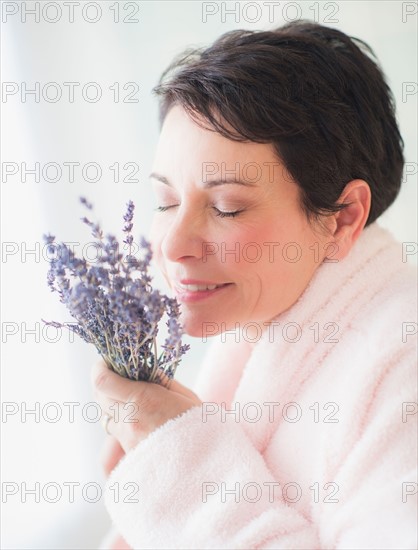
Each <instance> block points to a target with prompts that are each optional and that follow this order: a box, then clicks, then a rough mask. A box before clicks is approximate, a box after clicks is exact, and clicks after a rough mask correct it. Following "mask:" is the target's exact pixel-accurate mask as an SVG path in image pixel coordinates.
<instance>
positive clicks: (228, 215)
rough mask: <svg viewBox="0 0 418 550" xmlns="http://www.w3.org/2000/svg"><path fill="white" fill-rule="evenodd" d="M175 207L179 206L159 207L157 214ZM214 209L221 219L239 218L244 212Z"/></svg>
mask: <svg viewBox="0 0 418 550" xmlns="http://www.w3.org/2000/svg"><path fill="white" fill-rule="evenodd" d="M174 206H177V205H176V204H173V205H171V206H157V208H155V210H156V211H157V212H165V211H166V210H168V209H169V208H174ZM213 209H214V210H215V212H216V215H217V216H219V217H221V218H233V217H235V216H237V215H238V214H239V213H240V212H242V210H235V212H223V211H222V210H219V208H216V207H215V206H213Z"/></svg>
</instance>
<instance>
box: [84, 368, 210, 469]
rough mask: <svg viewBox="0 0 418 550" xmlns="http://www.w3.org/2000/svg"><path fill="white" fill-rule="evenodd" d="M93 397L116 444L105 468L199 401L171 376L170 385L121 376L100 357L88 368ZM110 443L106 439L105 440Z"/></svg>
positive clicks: (198, 403) (112, 466)
mask: <svg viewBox="0 0 418 550" xmlns="http://www.w3.org/2000/svg"><path fill="white" fill-rule="evenodd" d="M92 381H93V386H94V389H95V395H96V400H97V402H98V403H99V405H100V406H101V409H102V412H103V413H107V414H108V415H109V416H110V417H111V419H110V421H109V422H108V425H107V430H108V432H109V433H110V434H112V435H113V436H114V437H115V438H116V439H117V441H118V442H119V444H120V447H121V450H118V448H117V446H116V447H114V448H113V453H111V454H112V457H110V455H109V457H108V466H107V467H108V468H111V469H113V468H114V466H115V465H116V463H117V462H118V461H119V460H120V458H121V456H122V454H121V451H123V452H125V453H127V452H128V451H129V450H130V449H132V448H134V447H135V446H136V445H137V444H138V443H139V442H140V441H142V440H143V439H145V438H146V437H147V436H148V435H149V434H150V433H151V432H153V431H154V430H155V429H157V428H158V427H159V426H161V425H163V424H165V423H166V422H167V421H168V420H170V419H171V418H175V417H176V416H179V415H180V414H181V413H183V412H185V411H187V410H188V409H190V408H192V407H194V406H196V405H201V404H202V401H201V400H200V399H199V398H198V397H197V395H196V394H195V393H193V392H192V391H191V390H189V389H188V388H186V387H185V386H183V385H182V384H180V383H179V382H177V381H176V380H172V381H171V382H170V389H167V388H165V387H163V386H161V385H159V384H154V383H151V382H142V381H136V380H129V379H128V378H123V377H122V376H120V375H119V374H116V373H115V372H113V371H111V370H110V369H109V368H108V367H107V365H106V364H105V362H104V361H103V360H101V361H99V362H98V363H97V364H96V365H95V367H94V368H93V371H92ZM109 445H110V443H109Z"/></svg>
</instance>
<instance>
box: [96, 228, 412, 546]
mask: <svg viewBox="0 0 418 550" xmlns="http://www.w3.org/2000/svg"><path fill="white" fill-rule="evenodd" d="M273 321H274V323H276V324H275V325H273V324H271V325H270V327H269V328H268V327H264V330H263V332H262V334H261V336H260V338H259V339H258V341H256V342H255V345H254V346H253V347H252V346H251V345H250V344H249V342H248V337H247V339H244V336H245V333H244V332H242V333H241V334H238V340H239V341H238V342H236V341H235V339H234V336H233V335H232V334H230V333H228V334H225V335H224V337H222V336H221V335H220V336H217V337H215V338H214V339H213V341H212V342H210V344H209V349H208V352H207V355H206V356H205V359H204V364H203V365H202V369H201V371H200V373H199V378H198V380H197V382H196V384H195V385H194V387H193V388H192V389H193V391H195V392H196V393H197V395H198V396H199V397H200V399H201V400H202V401H204V407H203V408H202V407H193V408H192V409H189V410H188V411H186V412H185V413H183V414H181V415H179V416H178V417H176V418H173V419H171V420H169V421H168V422H166V423H165V424H164V425H162V426H160V427H159V428H158V429H157V430H155V431H154V432H152V433H151V434H150V435H149V436H148V437H147V438H146V439H145V440H143V441H141V442H140V443H139V444H138V445H137V446H136V447H135V448H134V449H132V450H131V451H130V452H129V453H128V454H127V455H126V456H125V457H124V458H123V459H122V460H121V461H120V462H119V464H118V465H117V466H116V468H115V469H114V470H113V472H112V474H111V476H110V477H109V479H108V481H107V485H106V490H105V502H106V506H107V509H108V511H109V514H110V516H111V518H112V520H113V523H114V526H115V528H116V529H117V531H119V532H120V533H121V535H122V536H123V537H124V538H125V539H126V541H127V542H128V543H129V544H130V545H131V546H132V548H135V549H141V548H142V549H153V548H156V549H157V548H158V549H206V548H210V549H224V548H227V549H287V550H289V549H301V550H308V549H350V550H354V549H362V550H364V549H369V548H375V549H379V550H381V549H383V548H384V549H390V548H393V549H395V548H396V549H400V548H402V549H404V550H405V549H413V548H416V547H417V524H416V518H417V494H416V493H417V484H416V483H417V469H416V458H417V416H418V414H417V413H416V402H417V358H416V353H417V335H416V327H417V325H416V323H417V270H416V267H414V266H413V265H411V262H409V263H408V262H405V261H403V258H402V243H400V242H398V241H397V240H396V239H394V237H393V235H392V234H391V233H390V232H389V231H388V230H386V229H384V228H382V227H381V226H379V225H378V223H377V222H375V223H373V224H371V225H370V226H369V227H367V228H366V229H364V230H363V232H362V233H361V235H360V237H359V239H358V240H357V241H356V243H355V244H354V246H353V248H352V249H351V251H350V253H349V255H348V256H346V258H344V259H343V260H342V261H339V262H336V263H332V262H325V263H323V264H321V265H320V266H319V267H318V269H317V270H316V272H315V274H314V276H313V278H312V279H311V281H310V283H309V285H308V287H307V288H306V289H305V291H304V292H303V293H302V295H301V296H300V297H299V299H298V301H297V302H296V303H295V304H293V306H292V307H291V308H289V309H288V310H287V311H285V312H283V313H281V314H280V315H277V316H276V317H275V318H274V319H273ZM414 333H415V334H414ZM414 404H415V405H414ZM233 411H235V414H232V412H233ZM414 411H415V414H414ZM222 412H223V413H224V414H222ZM403 412H404V417H403V414H402V413H403ZM115 483H117V484H118V485H119V492H120V498H119V502H116V501H115V500H116V499H115V498H114V495H115V491H114V490H111V489H110V487H112V486H114V484H115ZM127 483H131V484H132V483H135V484H136V486H137V487H138V492H137V494H136V495H135V496H134V498H133V500H137V501H138V502H123V498H122V497H123V496H125V497H126V495H128V494H129V491H128V490H123V487H124V485H125V484H127ZM128 487H129V486H128ZM414 493H415V494H414ZM125 500H129V499H127V498H125ZM131 500H132V499H131Z"/></svg>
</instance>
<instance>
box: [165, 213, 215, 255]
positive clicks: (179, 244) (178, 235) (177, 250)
mask: <svg viewBox="0 0 418 550" xmlns="http://www.w3.org/2000/svg"><path fill="white" fill-rule="evenodd" d="M162 232H163V235H164V237H163V239H162V241H161V252H162V254H163V256H164V257H165V259H166V260H169V261H171V262H178V261H181V260H184V259H186V258H196V259H200V258H201V257H202V255H203V243H204V242H205V240H204V226H203V219H202V216H201V215H197V214H195V213H193V212H191V211H190V210H189V211H187V210H186V209H182V207H181V206H179V207H177V208H176V211H175V213H173V215H172V218H171V219H170V222H169V225H168V226H167V227H166V228H165V229H162Z"/></svg>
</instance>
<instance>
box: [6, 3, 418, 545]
mask: <svg viewBox="0 0 418 550" xmlns="http://www.w3.org/2000/svg"><path fill="white" fill-rule="evenodd" d="M274 3H275V4H278V7H276V9H275V12H274V19H273V20H269V9H268V6H267V5H266V4H267V3H266V2H257V3H256V2H240V3H235V2H227V3H224V2H218V3H215V2H209V3H206V7H205V5H204V4H205V3H202V2H198V1H183V2H179V1H170V2H168V1H167V2H160V1H151V2H123V1H121V2H119V14H120V21H119V22H117V21H115V15H116V11H115V10H116V8H117V6H115V2H113V1H110V2H106V1H101V2H97V3H96V6H98V7H99V9H100V12H97V9H96V8H95V7H94V5H92V4H94V3H90V7H87V8H86V6H85V4H86V2H85V1H84V0H81V2H80V5H78V6H77V5H74V21H73V22H72V23H71V22H69V8H68V7H66V6H65V3H63V2H58V3H55V6H56V5H57V4H58V5H59V7H60V8H61V9H62V13H61V17H60V19H59V20H57V21H56V22H55V23H54V22H51V21H52V20H53V19H55V18H57V14H58V12H57V9H56V7H54V5H50V6H49V7H48V10H47V11H45V12H44V13H43V11H42V10H44V9H45V5H46V4H47V3H46V2H40V4H39V12H40V21H39V22H36V21H35V17H34V15H30V14H28V15H27V16H26V17H27V20H26V21H23V20H22V19H23V16H22V11H24V6H23V5H22V3H20V2H5V1H4V2H2V13H3V23H2V81H3V83H5V82H9V83H10V82H12V83H13V82H14V83H16V84H17V85H18V93H16V94H15V95H9V96H4V95H3V98H2V103H1V110H2V113H1V114H2V151H1V152H2V162H3V167H4V163H5V162H15V163H17V165H18V167H19V173H18V174H16V175H14V176H9V177H8V178H6V177H5V174H4V173H3V177H2V183H1V213H2V241H3V256H2V274H3V277H2V295H1V303H2V341H3V344H4V345H3V351H2V357H1V377H2V380H1V381H2V401H3V406H4V404H5V403H6V402H14V403H16V410H17V411H18V412H16V414H13V415H9V416H5V415H4V410H3V417H2V423H1V429H2V440H1V444H2V451H3V456H2V482H3V489H4V483H5V482H9V483H14V484H15V485H14V486H15V487H18V490H19V492H18V494H16V495H14V496H9V497H8V498H7V503H6V504H3V521H2V528H1V532H2V547H3V548H26V549H28V548H44V549H45V548H97V547H98V545H99V541H100V539H101V537H102V535H103V534H104V533H105V531H106V530H107V528H108V524H109V520H108V517H107V513H106V511H105V509H104V506H103V499H99V500H98V502H97V503H95V504H94V503H89V502H86V499H83V498H82V496H81V487H83V486H84V485H85V484H87V483H90V482H96V483H99V484H103V476H102V473H101V470H100V464H99V458H98V455H99V451H100V447H101V444H102V442H103V439H104V435H103V431H102V429H101V427H100V424H99V423H97V422H88V421H87V420H86V414H88V412H87V411H86V410H84V415H83V414H82V413H81V410H82V408H83V406H85V404H86V403H88V402H89V401H93V395H92V391H91V386H90V370H91V365H92V363H93V362H95V361H96V360H97V359H98V355H97V354H96V352H95V350H94V349H93V348H92V347H91V346H88V345H87V344H84V343H83V342H81V341H78V340H75V341H74V342H70V340H69V335H68V334H67V333H64V332H62V333H61V336H60V337H59V338H58V340H57V342H55V343H52V342H51V340H52V339H53V338H54V336H56V333H54V332H53V331H51V332H50V333H45V332H43V325H42V323H41V318H44V319H48V320H60V321H71V318H69V316H68V314H67V312H66V311H65V309H63V307H62V306H61V305H60V304H59V303H58V299H57V296H56V295H53V294H50V292H49V290H48V288H47V286H46V280H45V279H46V271H47V267H48V266H47V263H46V262H45V260H44V259H43V254H42V252H43V243H42V234H43V233H46V232H51V233H53V234H54V235H57V237H58V239H59V240H63V241H72V242H83V241H84V242H86V241H88V240H89V238H88V233H86V231H87V230H86V229H85V227H84V226H83V225H82V224H81V222H79V221H78V219H79V217H80V216H81V215H84V212H83V211H82V209H81V207H80V205H79V204H78V197H79V195H80V194H84V195H86V196H87V197H88V198H89V199H90V200H91V201H92V202H93V203H94V205H95V210H96V213H97V215H98V216H99V219H100V220H101V221H102V223H103V226H104V228H105V230H106V231H111V232H117V231H118V229H119V227H120V226H121V218H122V215H123V212H124V208H125V203H126V201H127V200H128V199H132V200H134V202H135V204H136V207H137V208H136V216H135V221H136V224H135V234H136V235H140V234H143V235H145V236H147V233H148V231H149V226H150V221H151V216H152V210H153V208H154V206H155V205H154V202H153V197H152V195H151V192H150V184H149V180H148V177H147V176H148V174H149V172H150V171H151V166H152V156H153V151H154V149H155V146H156V142H157V139H158V132H159V128H158V116H157V100H156V99H155V98H154V97H153V96H152V95H151V89H152V87H153V86H155V85H156V84H157V81H158V78H159V76H160V74H161V72H162V71H163V70H164V69H165V67H166V66H167V64H168V63H169V62H170V61H171V59H172V58H173V56H174V55H175V54H177V53H179V52H181V51H182V50H183V49H184V48H185V47H186V46H203V45H209V44H210V43H211V42H212V41H213V40H214V39H215V38H217V37H218V36H219V35H220V34H222V33H224V32H226V31H228V30H231V29H233V28H245V29H254V30H259V29H269V28H274V27H277V26H280V25H281V24H283V23H285V22H286V20H287V21H290V20H291V19H295V18H300V17H301V16H303V17H304V18H307V19H315V18H316V19H317V21H318V22H320V23H324V24H328V25H329V26H332V27H336V28H338V29H341V30H343V31H344V32H346V33H347V34H350V35H353V36H357V37H359V38H361V39H363V40H365V41H366V42H368V43H369V44H370V46H371V47H372V48H373V49H374V51H375V53H376V54H377V56H378V58H379V60H380V62H381V65H382V67H383V70H384V72H385V74H386V75H387V78H388V82H389V84H390V86H391V88H392V90H393V92H394V95H395V98H396V103H397V113H398V119H399V124H400V128H401V133H402V135H403V137H404V140H405V145H406V149H405V156H406V160H407V162H408V163H410V164H409V166H410V168H409V169H410V170H413V167H414V164H413V163H416V162H417V157H416V150H417V143H416V120H417V95H416V89H417V88H416V87H417V84H416V83H417V57H416V56H417V54H416V52H417V48H416V46H417V44H416V23H417V15H416V14H415V15H409V16H407V13H408V12H411V11H413V10H414V9H416V3H413V2H399V1H394V2H391V1H386V2H376V1H372V2H362V1H352V2H325V3H322V2H320V3H318V2H311V1H306V2H280V3H279V2H273V4H274ZM50 4H54V3H50ZM87 4H89V3H88V2H87ZM136 6H138V12H137V13H134V12H136ZM82 7H83V8H85V12H84V17H83V12H82ZM34 8H35V9H36V6H35V3H34V2H26V9H32V10H33V9H34ZM225 8H226V9H227V10H235V14H234V13H229V14H228V13H225ZM15 9H17V10H18V11H17V13H16V14H10V15H6V11H7V12H9V13H10V12H11V11H14V10H15ZM271 9H272V3H271V2H270V10H271ZM205 10H206V11H207V12H208V11H210V12H212V11H213V12H216V13H214V14H213V15H208V16H207V17H206V21H204V17H203V14H204V11H205ZM258 13H259V14H261V18H260V19H259V20H258V21H255V22H252V21H253V20H254V19H257V14H258ZM270 13H271V11H270ZM96 16H97V17H98V20H97V22H95V23H93V22H91V21H92V19H94V18H95V17H96ZM129 17H130V18H131V19H138V22H131V23H129V22H124V21H123V19H124V18H129ZM326 17H328V20H327V19H325V18H326ZM48 19H49V21H48ZM89 20H90V21H89ZM35 82H39V83H40V86H41V97H40V101H39V102H36V101H35V99H34V96H33V95H27V96H26V101H25V102H23V101H22V96H21V91H22V86H23V83H26V85H27V88H33V87H34V83H35ZM49 82H57V83H59V84H61V85H62V84H63V83H64V82H79V83H80V86H78V87H77V88H76V89H75V97H74V102H73V103H71V102H69V101H68V88H65V87H64V86H62V89H63V92H64V93H63V97H62V98H61V100H59V101H57V102H56V103H51V102H48V101H45V100H44V98H43V97H42V89H43V86H44V85H45V84H46V83H49ZM88 82H96V83H98V84H99V85H100V87H101V89H102V92H103V95H102V98H101V99H100V100H99V101H97V102H96V103H90V102H88V101H85V100H84V99H83V96H82V94H81V89H82V87H83V86H84V85H85V84H86V83H88ZM128 82H135V83H137V84H138V86H139V92H138V93H136V94H135V95H134V98H135V99H138V100H139V101H138V102H136V103H126V102H123V101H122V100H123V99H124V98H126V97H127V93H128V92H129V91H130V90H129V89H128V90H123V86H124V84H126V83H128ZM114 83H119V85H120V90H121V96H120V97H121V100H120V101H119V102H115V101H114V96H113V92H112V91H111V90H110V89H109V86H112V85H114ZM408 83H409V84H408ZM3 85H4V84H3ZM406 88H407V89H409V90H412V89H414V90H415V95H412V94H411V95H409V96H406V97H405V96H404V97H403V93H402V92H403V90H404V91H405V89H406ZM131 89H132V88H131ZM90 91H91V92H92V93H93V90H90ZM47 93H48V92H47ZM50 93H51V96H50V97H52V96H53V90H52V89H51V90H50ZM91 97H92V96H91ZM35 162H39V163H40V165H41V167H42V166H44V165H45V164H46V163H48V162H56V163H60V164H61V165H62V163H64V162H79V163H80V164H81V166H83V165H85V164H86V163H89V162H96V163H99V164H100V166H101V168H102V171H103V175H102V178H101V180H100V181H98V182H96V183H91V182H88V181H86V180H84V179H83V177H82V174H81V169H80V167H78V168H76V171H75V174H76V177H75V181H74V182H70V181H69V179H68V175H67V172H63V175H62V178H61V180H60V181H57V182H55V183H50V182H47V181H45V179H44V178H42V175H41V178H40V181H39V182H36V181H35V180H34V176H33V175H30V174H28V176H27V181H26V182H23V181H21V180H22V178H21V170H20V169H21V163H26V165H27V167H28V168H33V167H34V163H35ZM115 162H118V163H119V164H120V166H121V174H122V176H126V175H127V172H126V171H123V169H122V167H123V165H124V164H125V163H127V162H134V163H136V164H137V165H138V166H139V171H138V173H137V175H136V177H137V178H138V180H139V181H138V182H137V183H128V182H119V183H116V182H115V181H113V172H112V171H111V170H110V169H109V166H111V165H113V164H114V163H115ZM415 166H416V164H415ZM50 176H52V171H51V173H50ZM50 176H49V177H50ZM89 177H92V172H91V173H90V175H89ZM404 180H405V181H404V184H403V187H402V191H401V193H400V196H399V197H398V199H397V201H396V203H395V204H394V205H393V206H392V207H391V208H390V209H389V211H388V212H387V213H386V214H384V216H383V217H382V218H381V219H380V223H381V225H383V226H386V227H387V228H389V229H391V230H392V232H393V233H394V234H395V236H396V237H397V238H398V239H399V240H400V241H402V242H407V241H408V242H415V241H416V240H417V236H416V221H417V216H416V203H417V186H416V183H417V178H416V175H409V176H407V175H406V174H405V178H404ZM36 243H38V244H36ZM36 247H38V250H37V251H36V252H35V253H32V254H29V253H28V251H29V250H34V249H35V250H36ZM5 251H6V254H5V253H4V252H5ZM7 252H8V254H7ZM154 282H155V285H156V286H158V287H159V288H161V289H162V290H164V291H166V290H167V289H166V288H165V287H164V285H163V282H162V280H161V279H160V278H159V276H158V274H155V279H154ZM28 330H32V331H34V332H32V333H29V332H27V331H28ZM14 331H15V332H16V333H15V334H11V333H12V332H14ZM58 336H59V335H58ZM185 341H186V342H188V343H190V344H191V345H192V350H191V351H190V352H189V354H188V355H187V356H186V357H185V358H184V360H183V362H182V363H181V365H180V367H179V370H178V371H177V378H178V379H179V380H180V381H181V382H182V383H184V384H186V385H190V386H191V385H192V384H193V381H194V380H195V377H196V375H197V373H198V370H199V364H200V360H201V356H202V354H203V352H204V351H205V345H204V344H203V343H202V342H200V341H198V340H193V339H191V338H188V337H186V338H185ZM36 402H38V403H39V407H40V418H39V419H36V418H35V416H34V415H27V416H26V417H25V416H23V420H25V421H24V422H23V421H22V417H21V413H22V410H23V407H24V406H25V405H24V404H25V403H26V404H27V405H26V406H27V408H32V409H33V408H34V407H35V406H36V405H35V403H36ZM49 402H55V403H57V404H58V405H59V409H60V410H61V412H62V414H63V416H62V418H61V420H59V421H58V422H56V423H53V422H50V421H48V419H50V418H53V416H54V410H53V409H45V404H46V403H49ZM64 402H76V403H79V404H80V406H79V407H77V408H76V410H75V419H74V422H70V418H69V413H68V410H69V409H68V407H67V408H65V407H64V405H63V403H64ZM90 413H91V417H94V410H91V411H90ZM91 417H90V418H91ZM36 420H39V421H36ZM159 459H160V458H159V457H155V460H159ZM24 482H25V483H26V484H27V487H28V488H33V487H34V484H35V482H39V483H40V486H41V488H42V487H44V485H45V484H46V483H48V482H55V483H60V484H62V483H64V482H78V483H80V486H78V488H76V489H75V499H74V502H72V503H71V502H69V497H68V493H63V495H62V498H61V499H60V500H59V501H58V502H57V503H50V502H47V501H46V500H45V499H44V498H43V497H42V494H41V498H40V502H38V503H37V502H35V497H34V496H33V495H28V496H27V502H26V503H24V502H22V498H21V497H22V493H21V490H22V488H23V486H22V484H23V483H24ZM53 497H54V492H53V490H52V489H51V492H50V493H48V494H47V498H53ZM93 497H94V491H92V492H91V493H89V495H88V498H90V499H92V498H93ZM162 498H163V495H162ZM3 499H4V495H3Z"/></svg>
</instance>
